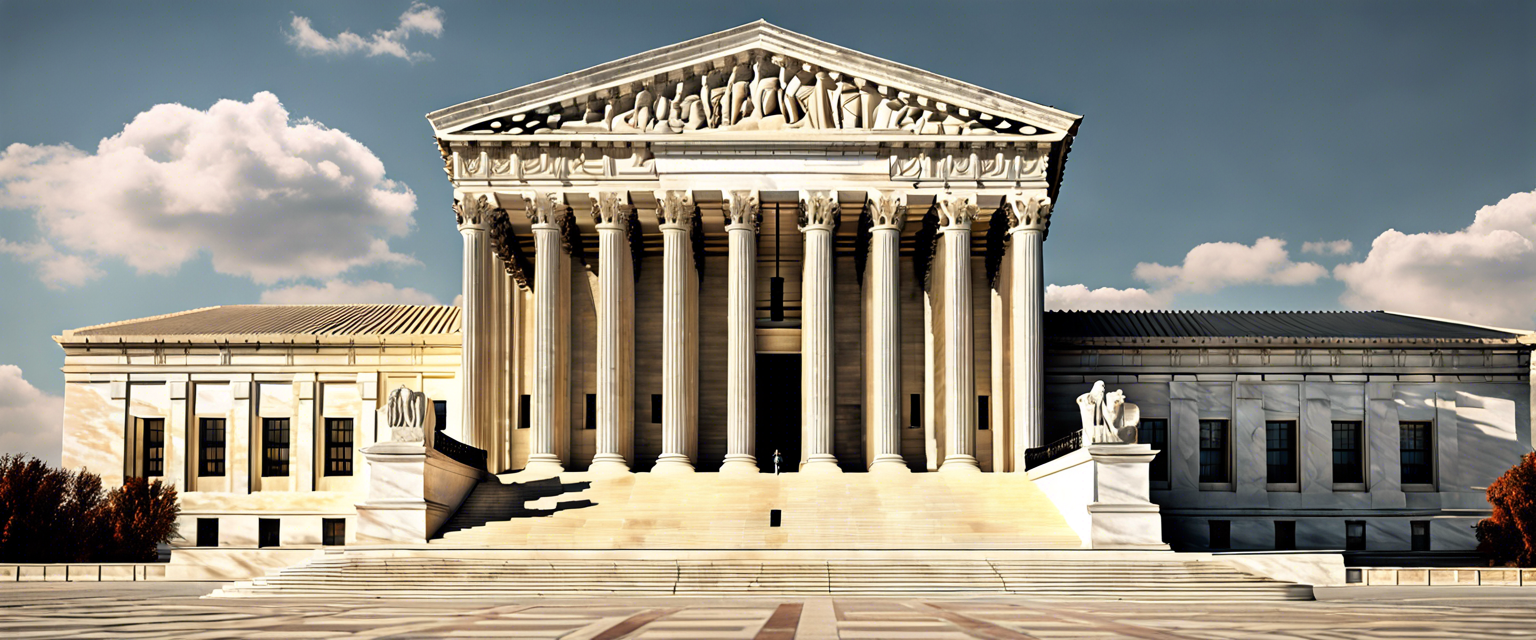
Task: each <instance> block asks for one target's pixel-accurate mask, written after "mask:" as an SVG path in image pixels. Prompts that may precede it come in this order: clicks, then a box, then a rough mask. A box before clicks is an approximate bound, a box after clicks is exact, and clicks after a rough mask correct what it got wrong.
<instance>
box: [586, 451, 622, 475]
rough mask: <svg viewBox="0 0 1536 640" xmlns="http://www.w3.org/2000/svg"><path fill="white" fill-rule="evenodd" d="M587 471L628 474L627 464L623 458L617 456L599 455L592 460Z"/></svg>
mask: <svg viewBox="0 0 1536 640" xmlns="http://www.w3.org/2000/svg"><path fill="white" fill-rule="evenodd" d="M587 470H588V471H590V472H592V473H602V474H618V473H629V463H628V462H625V461H624V456H621V455H619V454H616V453H599V454H597V455H596V456H594V457H593V458H592V466H590V467H588V468H587Z"/></svg>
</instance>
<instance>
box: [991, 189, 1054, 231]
mask: <svg viewBox="0 0 1536 640" xmlns="http://www.w3.org/2000/svg"><path fill="white" fill-rule="evenodd" d="M1003 213H1004V214H1005V215H1007V216H1008V232H1009V233H1013V232H1014V231H1039V232H1041V233H1046V232H1048V231H1049V230H1050V227H1051V199H1050V198H1049V197H1047V196H1042V195H1036V196H1026V195H1024V194H1022V193H1017V194H1013V195H1009V196H1004V197H1003Z"/></svg>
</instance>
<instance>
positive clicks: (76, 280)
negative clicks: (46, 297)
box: [0, 238, 104, 289]
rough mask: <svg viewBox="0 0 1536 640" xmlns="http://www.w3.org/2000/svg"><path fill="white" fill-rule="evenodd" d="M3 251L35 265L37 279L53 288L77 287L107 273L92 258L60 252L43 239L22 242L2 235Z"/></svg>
mask: <svg viewBox="0 0 1536 640" xmlns="http://www.w3.org/2000/svg"><path fill="white" fill-rule="evenodd" d="M0 253H4V254H7V255H10V256H11V257H14V258H16V259H17V260H19V261H21V262H25V263H29V264H32V265H35V266H36V268H37V277H38V279H40V280H42V281H43V283H44V284H47V285H48V287H49V288H50V289H67V288H69V287H78V286H80V285H83V284H85V283H87V282H90V281H92V280H95V279H96V278H100V277H101V276H102V275H104V274H103V273H102V271H101V269H98V268H96V265H95V264H92V262H91V261H90V260H87V259H85V258H82V257H80V256H75V255H69V254H66V253H61V252H60V251H59V250H58V249H57V248H55V247H54V246H53V245H52V244H50V243H48V242H46V241H43V240H39V241H37V242H26V243H21V242H10V241H8V240H6V239H5V238H0Z"/></svg>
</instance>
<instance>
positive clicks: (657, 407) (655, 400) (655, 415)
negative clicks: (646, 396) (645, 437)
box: [651, 393, 661, 424]
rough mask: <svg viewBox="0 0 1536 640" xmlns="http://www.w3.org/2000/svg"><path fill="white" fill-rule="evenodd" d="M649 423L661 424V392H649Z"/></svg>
mask: <svg viewBox="0 0 1536 640" xmlns="http://www.w3.org/2000/svg"><path fill="white" fill-rule="evenodd" d="M651 424H661V394H659V393H653V394H651Z"/></svg>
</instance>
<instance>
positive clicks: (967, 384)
mask: <svg viewBox="0 0 1536 640" xmlns="http://www.w3.org/2000/svg"><path fill="white" fill-rule="evenodd" d="M935 204H936V205H937V210H938V214H939V230H940V232H941V233H942V234H943V242H944V264H943V273H942V274H941V275H940V277H942V278H944V317H943V322H944V437H945V438H944V461H943V463H941V464H940V465H939V471H980V470H981V467H980V466H979V465H978V464H977V463H976V360H975V358H976V348H975V339H974V333H975V327H974V319H973V317H972V315H973V313H972V307H973V304H972V302H973V301H972V300H971V222H972V221H974V220H975V219H976V213H977V210H978V207H977V206H976V198H975V196H973V195H954V194H943V195H940V196H938V198H937V200H936V201H935Z"/></svg>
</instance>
